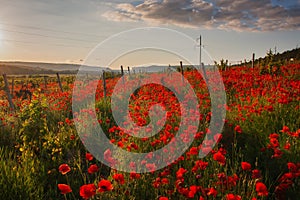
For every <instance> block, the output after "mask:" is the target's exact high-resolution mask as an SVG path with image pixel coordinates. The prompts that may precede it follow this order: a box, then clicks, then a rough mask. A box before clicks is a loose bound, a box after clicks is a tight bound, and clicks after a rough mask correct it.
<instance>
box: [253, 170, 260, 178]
mask: <svg viewBox="0 0 300 200" xmlns="http://www.w3.org/2000/svg"><path fill="white" fill-rule="evenodd" d="M260 177H261V174H260V171H259V170H258V169H254V170H252V178H253V179H257V178H260Z"/></svg>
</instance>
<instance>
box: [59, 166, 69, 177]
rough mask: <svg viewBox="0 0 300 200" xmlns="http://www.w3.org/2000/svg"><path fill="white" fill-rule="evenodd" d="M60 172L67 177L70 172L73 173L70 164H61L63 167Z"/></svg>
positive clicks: (60, 167)
mask: <svg viewBox="0 0 300 200" xmlns="http://www.w3.org/2000/svg"><path fill="white" fill-rule="evenodd" d="M58 170H59V172H60V173H61V174H62V175H65V174H67V173H68V172H70V171H71V168H70V167H69V165H68V164H61V165H60V166H59V167H58Z"/></svg>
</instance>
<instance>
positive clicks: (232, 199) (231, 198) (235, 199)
mask: <svg viewBox="0 0 300 200" xmlns="http://www.w3.org/2000/svg"><path fill="white" fill-rule="evenodd" d="M241 199H242V197H241V196H240V195H234V194H227V195H226V200H241Z"/></svg>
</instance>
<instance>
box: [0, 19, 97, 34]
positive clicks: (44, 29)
mask: <svg viewBox="0 0 300 200" xmlns="http://www.w3.org/2000/svg"><path fill="white" fill-rule="evenodd" d="M0 24H2V25H6V26H14V27H20V28H25V29H35V30H41V31H50V32H55V33H66V34H76V35H86V36H92V37H101V36H100V35H95V34H89V33H78V32H71V31H62V30H55V29H51V28H44V27H38V26H30V25H19V24H9V23H2V22H0Z"/></svg>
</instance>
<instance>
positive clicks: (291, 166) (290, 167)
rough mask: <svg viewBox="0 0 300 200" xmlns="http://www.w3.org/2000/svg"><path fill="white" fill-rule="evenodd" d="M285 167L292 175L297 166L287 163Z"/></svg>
mask: <svg viewBox="0 0 300 200" xmlns="http://www.w3.org/2000/svg"><path fill="white" fill-rule="evenodd" d="M287 167H288V169H289V170H290V171H291V172H293V173H296V172H297V166H296V165H295V164H294V163H292V162H288V163H287Z"/></svg>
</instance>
